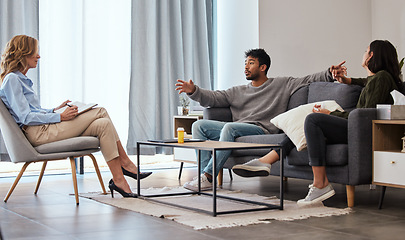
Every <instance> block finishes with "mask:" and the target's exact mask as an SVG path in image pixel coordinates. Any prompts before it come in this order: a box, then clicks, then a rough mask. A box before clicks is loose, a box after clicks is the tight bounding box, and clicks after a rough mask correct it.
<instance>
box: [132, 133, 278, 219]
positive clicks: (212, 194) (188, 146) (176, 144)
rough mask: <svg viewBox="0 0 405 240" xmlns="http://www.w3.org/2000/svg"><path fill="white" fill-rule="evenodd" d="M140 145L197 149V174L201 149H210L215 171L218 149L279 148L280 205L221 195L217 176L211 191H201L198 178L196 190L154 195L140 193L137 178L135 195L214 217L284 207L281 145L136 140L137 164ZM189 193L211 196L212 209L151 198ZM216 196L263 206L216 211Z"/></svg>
mask: <svg viewBox="0 0 405 240" xmlns="http://www.w3.org/2000/svg"><path fill="white" fill-rule="evenodd" d="M141 145H149V146H155V147H172V148H175V147H178V148H191V149H195V150H198V154H197V163H198V174H200V172H201V151H212V158H213V162H212V165H213V172H214V173H216V152H217V151H219V150H238V149H244V150H246V149H262V148H268V149H279V150H280V159H281V160H280V205H274V204H269V203H264V202H257V201H250V200H245V199H240V198H233V197H228V196H222V195H217V188H216V187H214V186H217V178H216V177H213V178H212V179H213V182H212V184H213V193H207V192H201V180H200V178H198V191H197V192H195V191H190V192H181V193H169V194H154V195H142V194H141V182H140V179H139V178H138V180H137V197H138V198H142V199H145V200H150V201H154V202H159V203H163V204H167V205H171V206H175V207H180V208H184V209H189V210H193V211H198V212H203V213H207V214H212V215H213V216H214V217H215V216H217V215H221V214H231V213H241V212H252V211H263V210H271V209H279V210H283V208H284V181H283V178H284V161H283V150H282V147H281V146H280V145H279V144H259V145H260V146H240V147H204V146H202V147H201V146H196V145H195V144H192V145H191V144H188V143H184V144H178V143H159V142H149V141H138V142H137V164H138V166H140V155H141ZM139 174H140V167H138V175H139ZM190 194H198V195H206V196H212V197H213V210H212V212H211V211H206V210H203V209H199V208H193V207H187V206H183V205H180V204H174V203H167V202H163V201H159V200H156V199H152V198H155V197H167V196H178V195H190ZM217 198H223V199H228V200H233V201H238V202H245V203H250V204H253V205H262V206H264V207H263V208H250V209H241V210H232V211H217Z"/></svg>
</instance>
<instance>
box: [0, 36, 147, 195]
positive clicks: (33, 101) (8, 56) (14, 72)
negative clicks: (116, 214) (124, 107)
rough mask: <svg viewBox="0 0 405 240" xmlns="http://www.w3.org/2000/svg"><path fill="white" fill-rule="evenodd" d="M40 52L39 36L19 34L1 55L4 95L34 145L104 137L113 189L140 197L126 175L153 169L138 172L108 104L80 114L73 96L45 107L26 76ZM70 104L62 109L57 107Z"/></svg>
mask: <svg viewBox="0 0 405 240" xmlns="http://www.w3.org/2000/svg"><path fill="white" fill-rule="evenodd" d="M39 58H40V56H39V53H38V40H36V39H35V38H32V37H29V36H26V35H18V36H15V37H13V38H12V39H11V40H10V41H9V42H8V43H7V45H6V48H5V50H4V52H3V54H2V56H1V63H0V66H1V74H0V83H1V87H0V98H1V100H2V101H3V102H4V104H5V105H6V107H7V108H8V110H9V111H10V114H11V115H12V116H13V118H14V119H15V121H16V122H17V124H18V125H19V126H20V128H21V130H22V131H23V132H24V134H25V136H26V137H27V139H28V141H29V142H30V143H31V144H32V145H33V146H38V145H41V144H45V143H49V142H54V141H59V140H63V139H67V138H72V137H77V136H95V137H97V138H98V139H99V140H100V149H101V152H102V154H103V156H104V159H105V160H106V162H107V165H108V167H109V168H110V171H111V173H112V175H113V179H111V180H110V182H109V188H110V190H111V195H112V196H113V190H115V191H117V192H119V193H120V194H121V195H122V196H123V197H136V195H135V194H133V193H132V192H131V189H130V187H129V185H128V183H127V181H126V180H125V178H124V175H127V176H130V177H132V178H135V179H137V178H140V179H142V178H145V177H147V176H149V175H150V174H151V172H146V173H141V174H140V175H139V176H138V175H137V174H136V172H137V171H138V169H137V167H136V166H135V164H134V163H133V162H132V161H131V160H130V159H129V157H128V155H127V154H126V152H125V151H124V148H123V147H122V145H121V141H120V139H119V137H118V134H117V132H116V130H115V127H114V125H113V123H112V121H111V119H110V117H109V115H108V113H107V111H106V110H105V109H104V108H94V109H91V110H89V111H87V112H85V113H83V114H80V115H78V111H77V106H70V105H69V102H70V101H69V100H67V101H65V102H63V103H62V104H61V105H60V106H58V107H56V108H53V109H45V108H42V107H41V105H40V102H39V98H38V96H37V94H36V93H35V92H34V89H33V88H32V85H33V83H32V81H31V80H30V79H29V78H28V77H27V76H26V74H27V72H28V70H29V69H31V68H36V66H37V64H38V60H39ZM65 106H69V107H67V108H66V109H65V110H64V111H63V112H62V113H56V112H55V110H58V109H60V108H63V107H65Z"/></svg>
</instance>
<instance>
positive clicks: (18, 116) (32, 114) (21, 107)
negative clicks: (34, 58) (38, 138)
mask: <svg viewBox="0 0 405 240" xmlns="http://www.w3.org/2000/svg"><path fill="white" fill-rule="evenodd" d="M32 85H33V83H32V81H31V79H29V78H28V77H27V76H25V75H24V74H22V73H21V72H19V71H15V72H12V73H9V74H7V75H6V77H5V78H4V79H3V83H2V85H1V87H0V98H1V100H3V102H4V104H5V105H6V106H7V108H8V110H9V111H10V113H11V115H12V116H13V117H14V119H15V121H16V122H17V123H18V125H19V126H20V127H22V126H23V125H41V124H47V123H58V122H60V114H59V113H54V112H53V109H44V108H42V107H41V105H40V103H39V98H38V96H37V95H36V93H35V92H34V89H33V88H32Z"/></svg>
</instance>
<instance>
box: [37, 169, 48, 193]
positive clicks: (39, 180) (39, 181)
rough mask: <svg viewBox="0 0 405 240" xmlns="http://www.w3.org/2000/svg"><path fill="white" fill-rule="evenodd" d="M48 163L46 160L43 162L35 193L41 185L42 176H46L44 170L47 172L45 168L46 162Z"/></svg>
mask: <svg viewBox="0 0 405 240" xmlns="http://www.w3.org/2000/svg"><path fill="white" fill-rule="evenodd" d="M47 163H48V161H44V163H43V164H42V168H41V172H40V173H39V177H38V181H37V186H36V187H35V191H34V194H37V192H38V189H39V185H40V184H41V181H42V177H43V176H44V172H45V168H46V164H47Z"/></svg>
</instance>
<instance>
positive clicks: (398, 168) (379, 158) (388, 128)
mask: <svg viewBox="0 0 405 240" xmlns="http://www.w3.org/2000/svg"><path fill="white" fill-rule="evenodd" d="M404 134H405V120H373V141H372V142H373V184H375V185H380V186H383V187H382V190H381V196H380V203H379V206H378V208H379V209H381V207H382V203H383V200H384V195H385V191H386V188H387V187H397V188H405V174H403V173H404V172H405V153H403V152H401V150H402V137H404Z"/></svg>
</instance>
